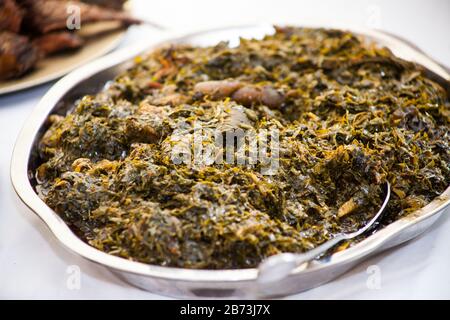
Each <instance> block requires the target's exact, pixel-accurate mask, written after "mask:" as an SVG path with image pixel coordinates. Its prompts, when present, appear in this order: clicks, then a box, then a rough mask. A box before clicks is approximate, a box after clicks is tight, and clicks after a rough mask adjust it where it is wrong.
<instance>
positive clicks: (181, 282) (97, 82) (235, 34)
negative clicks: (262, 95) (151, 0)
mask: <svg viewBox="0 0 450 320" xmlns="http://www.w3.org/2000/svg"><path fill="white" fill-rule="evenodd" d="M346 29H349V28H346ZM350 30H351V31H353V32H355V33H357V34H361V35H363V36H365V37H367V38H368V39H370V40H373V41H376V42H377V43H379V44H380V45H384V46H387V47H388V48H390V49H391V50H392V51H393V52H394V53H395V54H396V55H397V56H399V57H401V58H404V59H406V60H411V61H415V62H418V63H420V64H421V65H423V66H425V67H426V68H427V69H428V70H429V71H430V74H432V75H433V76H434V77H435V78H436V79H437V80H438V81H440V82H441V84H442V85H443V86H445V87H446V88H447V89H448V88H449V83H450V75H449V72H448V71H446V70H445V69H444V68H443V67H441V66H440V65H439V64H438V63H436V62H434V61H433V60H432V59H430V58H429V57H427V56H426V55H425V54H423V53H422V52H421V51H420V50H418V49H417V48H415V47H414V46H412V45H410V44H408V43H407V42H405V41H403V40H401V39H398V38H396V37H394V36H391V35H387V34H385V33H382V32H378V31H373V30H361V29H355V28H352V29H350ZM270 32H273V28H272V27H270V26H248V27H234V28H223V29H216V30H209V31H204V32H197V33H194V34H189V35H184V36H175V37H171V36H169V35H168V36H167V37H166V39H165V40H164V41H163V42H164V43H167V42H171V43H190V44H194V45H212V44H215V43H217V42H218V41H222V40H228V41H230V45H234V44H237V43H238V40H239V37H256V38H258V37H261V36H263V35H264V34H267V33H270ZM159 45H161V42H160V43H158V44H156V45H154V46H151V47H147V48H143V47H140V48H135V49H133V50H130V49H124V50H121V51H118V52H116V53H113V54H110V55H108V56H105V57H103V58H101V59H98V60H97V61H95V62H93V63H90V64H88V65H86V66H84V67H82V68H80V69H78V70H76V71H74V72H72V73H70V74H69V75H67V76H66V77H64V78H63V79H61V80H60V81H59V82H57V83H56V84H55V85H54V86H53V87H52V88H51V89H50V90H49V91H48V92H47V94H46V95H45V96H44V97H43V98H42V100H41V101H40V103H39V105H38V106H37V107H36V108H35V109H34V111H33V113H32V114H31V116H30V118H29V119H28V120H27V122H26V124H25V126H24V128H23V129H22V131H21V133H20V135H19V137H18V139H17V142H16V146H15V149H14V153H13V157H12V162H11V179H12V183H13V185H14V188H15V190H16V192H17V194H18V195H19V197H20V198H21V199H22V201H23V202H24V203H25V204H26V205H27V206H28V207H29V208H30V209H31V210H32V211H34V212H35V213H36V214H37V215H38V216H39V217H40V218H41V219H42V220H43V221H44V222H45V224H46V225H47V226H48V227H49V229H50V230H51V232H52V233H53V234H54V235H55V236H56V238H57V239H58V240H59V241H60V242H61V243H62V244H63V245H64V246H65V247H67V248H68V249H70V250H71V251H73V252H74V253H76V254H79V255H80V256H82V257H84V258H86V259H89V260H91V261H93V262H95V263H98V264H101V265H103V266H105V267H107V268H109V269H110V270H111V271H112V272H114V273H115V274H117V275H118V276H120V277H121V278H122V279H124V280H125V281H127V282H129V283H131V284H133V285H135V286H138V287H140V288H143V289H145V290H149V291H152V292H155V293H160V294H164V295H170V296H175V297H187V298H195V297H221V298H228V297H244V298H256V297H275V296H280V295H288V294H293V293H297V292H300V291H304V290H307V289H310V288H313V287H316V286H319V285H320V284H322V283H325V282H328V281H330V280H332V279H333V278H335V277H337V276H339V275H340V274H342V273H344V272H345V271H347V270H349V269H350V268H352V267H353V266H355V265H356V264H357V263H359V262H360V261H361V260H363V259H366V258H367V257H368V256H370V255H372V254H374V253H378V252H380V251H382V250H385V249H387V248H390V247H393V246H396V245H398V244H400V243H402V242H405V241H407V240H409V239H411V238H413V237H416V236H418V235H419V234H421V233H422V232H424V231H425V230H426V229H427V228H428V227H430V226H431V225H432V224H433V223H434V222H435V221H436V220H437V219H438V217H439V216H440V215H441V214H442V213H443V212H444V210H445V208H446V207H447V206H448V205H449V203H450V188H447V190H446V191H445V192H444V193H443V194H442V195H440V196H439V197H437V198H436V199H435V200H434V201H432V202H431V203H430V204H428V205H427V206H426V207H424V208H422V209H420V210H418V211H416V212H414V213H412V214H410V215H409V216H407V217H405V218H402V219H400V220H398V221H396V222H394V223H392V224H390V225H389V226H387V227H385V228H383V229H382V230H379V231H378V232H376V233H374V234H373V235H371V236H370V237H368V238H366V239H365V240H363V241H361V242H360V243H358V244H356V245H354V246H353V247H351V248H349V249H347V250H344V251H341V252H338V253H336V254H333V255H332V256H331V257H330V258H329V259H327V260H326V261H313V262H312V263H310V264H309V265H308V266H307V267H306V268H304V269H299V270H296V272H295V273H294V274H292V275H291V276H289V277H287V278H285V279H284V280H283V281H280V282H278V283H276V284H275V285H271V286H267V287H265V286H263V285H260V284H258V283H257V281H256V278H257V269H236V270H190V269H180V268H171V267H161V266H155V265H147V264H144V263H139V262H134V261H130V260H126V259H123V258H119V257H116V256H113V255H109V254H107V253H104V252H102V251H99V250H97V249H95V248H93V247H91V246H89V245H88V244H86V243H84V242H83V241H82V240H80V239H79V238H78V237H77V236H76V235H75V234H74V233H73V232H72V231H71V230H70V229H69V227H68V226H67V225H66V224H65V223H64V221H63V220H62V219H61V218H60V217H59V216H58V215H57V214H56V213H55V212H54V211H53V210H52V209H50V208H49V207H48V206H47V205H46V204H45V203H44V202H43V201H42V200H41V199H40V198H39V197H38V196H37V194H36V192H35V191H34V188H33V186H34V184H35V181H34V180H33V175H32V174H30V173H31V172H34V169H35V167H36V156H35V154H36V142H37V141H38V140H39V138H40V137H41V135H42V133H43V132H44V131H45V129H46V119H47V117H48V115H49V114H51V113H62V114H63V113H64V112H65V111H67V109H68V108H69V107H70V106H71V105H72V104H73V103H74V102H75V101H76V100H77V99H78V98H80V97H81V96H83V95H85V94H92V93H96V92H98V91H99V90H101V89H102V87H103V86H104V85H105V83H106V82H107V81H109V80H111V79H113V78H114V76H115V75H117V74H118V73H120V72H122V71H124V70H125V69H126V68H127V67H128V66H130V64H131V63H132V58H133V57H134V56H136V55H138V54H139V53H142V51H144V49H145V50H149V49H152V48H154V47H156V46H159Z"/></svg>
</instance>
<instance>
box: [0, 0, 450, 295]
mask: <svg viewBox="0 0 450 320" xmlns="http://www.w3.org/2000/svg"><path fill="white" fill-rule="evenodd" d="M133 11H134V12H135V13H136V14H137V15H138V16H140V17H145V18H146V19H149V20H153V21H155V22H158V23H161V24H164V25H166V26H168V27H171V28H173V29H175V30H180V31H187V30H191V29H199V28H208V27H214V26H224V25H238V24H251V23H264V22H266V23H267V22H275V23H284V24H289V23H290V24H311V23H316V24H317V23H323V24H324V25H330V24H343V23H344V24H353V25H365V26H369V27H377V28H381V29H384V30H387V31H390V32H393V33H395V34H398V35H400V36H403V37H405V38H407V39H409V40H411V41H413V42H414V43H415V44H417V45H418V46H419V47H421V48H423V49H425V51H426V52H428V53H429V54H430V55H431V56H433V57H434V58H435V59H437V60H438V61H440V62H441V63H443V64H446V65H450V38H449V36H448V32H449V31H450V1H447V0H441V1H440V0H436V1H425V0H424V1H419V0H417V1H411V0H409V1H408V0H402V1H398V0H397V1H390V0H386V1H376V0H373V1H319V0H311V1H283V0H276V1H265V0H264V1H263V0H251V1H249V0H245V1H244V0H227V1H220V2H219V1H210V0H202V1H196V0H192V1H174V0H165V1H145V0H134V1H133ZM150 37H151V36H150V35H149V34H148V32H147V31H145V30H144V29H142V28H133V29H132V30H130V31H129V32H128V34H127V37H126V38H125V40H124V41H123V42H122V44H121V47H126V46H128V45H132V44H134V43H136V42H142V41H149V38H150ZM51 85H52V84H51V83H50V84H46V85H42V86H39V87H37V88H33V89H30V90H27V91H23V92H20V93H16V94H12V95H8V96H3V97H0V132H1V135H0V298H3V299H5V298H6V299H27V298H32V299H46V298H53V299H164V298H165V297H163V296H159V295H155V294H152V293H149V292H145V291H142V290H140V289H136V288H134V287H132V286H130V285H128V284H126V283H124V282H122V281H121V280H119V279H117V278H116V277H115V276H113V275H112V274H111V273H109V271H107V270H106V269H104V268H102V267H100V266H96V265H93V264H91V263H89V262H87V261H85V260H83V259H81V258H80V257H78V256H76V255H74V254H72V253H70V252H68V251H66V250H65V249H64V248H62V247H61V246H60V245H59V244H58V243H57V241H56V240H55V239H54V238H53V237H52V236H51V234H50V232H49V231H48V230H47V229H46V227H45V226H44V224H43V223H42V222H41V221H40V220H39V219H38V218H37V217H36V216H35V215H34V214H33V213H31V211H29V210H28V209H27V208H26V207H25V206H24V205H23V204H22V203H21V202H20V201H19V200H18V198H17V196H16V195H15V193H14V191H13V190H12V187H11V183H10V178H9V163H10V158H11V153H12V149H13V145H14V142H15V139H16V136H17V134H18V132H19V130H20V128H21V126H22V124H23V122H24V120H25V119H26V117H27V116H28V115H29V113H30V112H31V110H32V109H33V107H34V106H35V105H36V104H37V102H38V101H39V99H40V98H41V97H42V95H43V94H44V93H45V92H46V91H47V90H48V89H49V88H50V86H51ZM447 213H448V210H447ZM449 231H450V217H449V215H448V214H445V215H444V216H443V217H441V218H440V219H439V220H438V222H437V223H436V224H435V225H434V226H433V227H432V229H431V230H429V231H428V232H427V233H426V234H424V235H423V236H421V237H419V238H417V239H415V240H413V241H410V242H408V243H406V244H404V245H402V246H400V247H397V248H394V249H391V250H389V251H387V252H385V253H382V254H380V255H377V256H375V257H373V258H371V259H369V260H367V261H366V262H364V263H363V264H361V265H359V266H358V267H356V268H355V269H353V270H351V271H350V272H348V273H346V274H345V275H343V276H341V277H339V278H338V279H336V280H335V281H333V282H331V283H328V284H326V285H323V286H321V287H319V288H316V289H313V290H310V291H307V292H304V293H301V294H297V295H294V296H290V297H288V298H292V299H335V298H337V299H379V298H386V299H397V298H400V299H416V298H425V299H427V298H438V299H449V298H450V272H449V271H448V270H450V250H449V246H450V232H449ZM73 265H76V266H78V267H79V268H80V270H81V281H80V286H79V289H77V288H75V289H74V288H73V287H71V286H68V285H67V282H68V277H70V270H71V269H70V268H69V266H73ZM370 266H376V267H375V268H376V270H379V276H380V277H379V279H380V282H379V284H380V286H378V288H373V287H372V286H370V285H369V286H368V285H367V282H368V281H369V282H370V279H369V277H370V273H369V272H368V268H369V267H370ZM68 268H69V269H68ZM68 272H69V273H68Z"/></svg>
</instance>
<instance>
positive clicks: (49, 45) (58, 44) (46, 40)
mask: <svg viewBox="0 0 450 320" xmlns="http://www.w3.org/2000/svg"><path fill="white" fill-rule="evenodd" d="M83 43H84V41H83V39H82V38H81V37H80V36H78V35H77V34H75V33H71V32H68V31H59V32H51V33H48V34H44V35H42V36H40V37H38V38H36V39H34V40H33V44H34V45H35V46H36V47H37V48H38V49H39V50H40V51H41V52H42V53H43V54H44V55H49V54H52V53H56V52H61V51H65V50H68V49H77V48H80V47H81V46H82V45H83Z"/></svg>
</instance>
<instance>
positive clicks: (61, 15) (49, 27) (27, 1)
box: [20, 0, 139, 34]
mask: <svg viewBox="0 0 450 320" xmlns="http://www.w3.org/2000/svg"><path fill="white" fill-rule="evenodd" d="M20 3H21V4H22V6H23V7H26V8H27V10H26V15H25V26H26V28H27V30H29V31H32V32H36V33H41V34H44V33H48V32H51V31H55V30H63V29H66V28H67V20H68V18H69V14H68V13H67V8H68V6H71V5H76V6H78V7H79V8H80V19H81V25H83V24H85V23H91V22H99V21H118V22H121V23H122V24H124V25H131V24H137V23H139V20H137V19H134V18H132V17H131V16H130V15H128V14H127V13H125V12H122V11H117V10H113V9H108V8H104V7H100V6H96V5H91V4H86V3H83V2H79V1H58V0H21V1H20Z"/></svg>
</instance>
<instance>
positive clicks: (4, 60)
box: [0, 31, 40, 80]
mask: <svg viewBox="0 0 450 320" xmlns="http://www.w3.org/2000/svg"><path fill="white" fill-rule="evenodd" d="M39 58H40V53H39V50H38V49H37V48H36V47H34V46H33V45H32V44H31V43H30V41H29V40H28V38H27V37H24V36H20V35H18V34H16V33H12V32H7V31H4V32H0V79H1V80H4V79H11V78H17V77H19V76H21V75H23V74H24V73H26V72H27V71H28V70H30V69H31V68H33V66H34V65H35V64H36V62H37V61H38V59H39Z"/></svg>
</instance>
